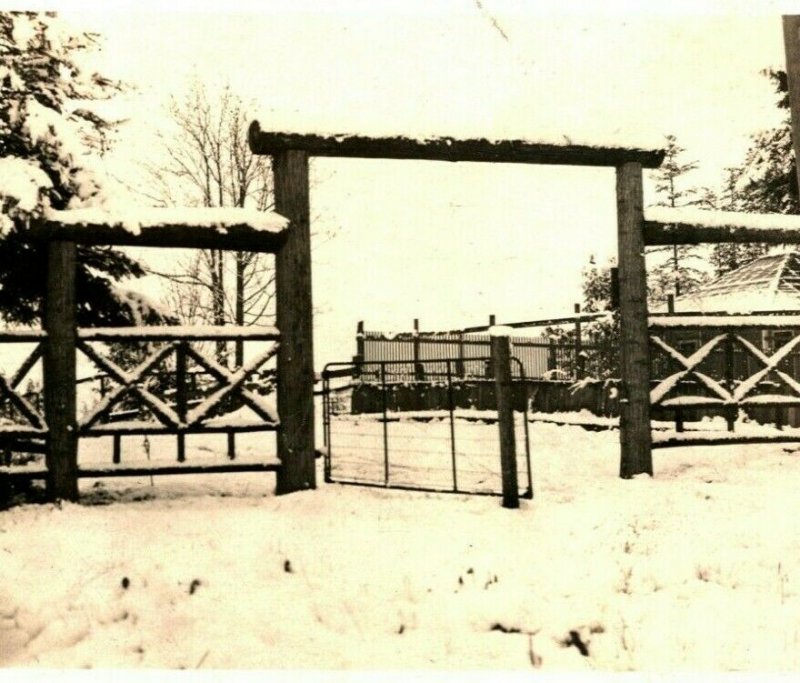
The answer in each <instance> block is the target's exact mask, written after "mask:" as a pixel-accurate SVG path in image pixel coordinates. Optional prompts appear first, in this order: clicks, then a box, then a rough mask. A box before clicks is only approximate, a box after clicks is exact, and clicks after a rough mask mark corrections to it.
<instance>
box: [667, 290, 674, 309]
mask: <svg viewBox="0 0 800 683" xmlns="http://www.w3.org/2000/svg"><path fill="white" fill-rule="evenodd" d="M674 312H675V295H674V294H667V313H674Z"/></svg>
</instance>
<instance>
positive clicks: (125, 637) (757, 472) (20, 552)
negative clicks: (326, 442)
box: [0, 423, 800, 672]
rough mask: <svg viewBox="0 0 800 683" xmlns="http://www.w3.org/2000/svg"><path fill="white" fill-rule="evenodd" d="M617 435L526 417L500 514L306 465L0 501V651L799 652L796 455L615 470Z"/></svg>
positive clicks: (410, 656) (220, 661) (697, 658)
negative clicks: (521, 463)
mask: <svg viewBox="0 0 800 683" xmlns="http://www.w3.org/2000/svg"><path fill="white" fill-rule="evenodd" d="M483 428H484V429H485V430H496V427H495V426H494V425H485V426H484V427H483ZM268 437H269V438H270V439H272V438H274V437H273V436H272V435H268ZM617 439H618V432H616V431H601V432H590V431H586V430H584V429H581V428H580V427H577V426H556V425H552V424H544V423H533V424H532V425H531V453H532V464H533V472H534V486H535V491H536V498H535V499H534V500H533V501H522V508H521V509H520V510H518V511H510V510H505V509H503V508H501V507H500V501H499V499H497V498H493V497H480V496H474V497H469V496H462V495H454V494H430V493H415V492H408V491H397V490H382V489H375V488H364V487H355V486H342V485H337V484H328V485H325V484H323V483H321V482H322V477H321V472H320V477H319V481H320V487H319V488H318V489H317V490H316V491H310V492H306V493H300V494H294V495H290V496H286V497H280V498H277V497H274V496H273V495H272V493H271V491H272V488H273V486H274V475H272V474H238V475H231V474H225V475H210V476H209V475H205V476H195V475H187V476H184V477H161V478H156V479H155V482H154V485H151V483H150V481H149V480H148V479H146V478H143V479H137V480H129V479H118V480H113V479H109V480H105V481H104V482H101V483H97V482H91V481H85V482H82V487H83V488H84V490H85V491H86V497H85V502H84V504H81V505H75V504H63V505H61V506H52V505H44V506H35V505H29V506H22V507H17V508H13V509H11V510H7V511H5V512H2V513H0V575H2V576H3V577H4V579H5V580H4V581H3V583H2V584H0V664H2V665H4V666H6V667H8V666H12V667H30V666H47V667H125V668H135V667H168V668H189V669H196V668H200V669H214V668H226V669H229V668H254V667H258V668H278V669H280V668H287V667H289V668H295V667H302V668H313V669H349V668H370V669H373V668H379V669H418V668H422V669H460V670H464V669H476V668H477V669H531V668H537V669H540V670H542V671H558V670H578V671H624V670H631V669H633V670H639V671H656V672H664V671H669V672H676V671H698V670H699V671H728V670H744V671H753V670H757V671H780V670H793V669H797V668H798V667H799V665H800V661H799V660H800V552H798V550H800V496H798V495H797V492H798V490H800V460H799V459H798V458H799V457H800V456H799V455H798V454H796V453H794V452H791V451H787V450H784V447H783V446H781V445H759V446H747V447H741V446H730V447H727V446H716V447H705V448H701V447H693V448H682V449H668V450H659V451H655V452H654V460H655V468H656V473H657V476H656V478H655V479H652V480H651V479H650V478H648V477H644V478H637V479H635V480H632V481H621V480H619V479H618V478H617V470H618V466H619V462H618V457H619V455H618V443H617ZM189 455H190V457H191V451H190V454H189ZM123 457H125V456H124V454H123ZM170 457H171V455H170ZM320 467H321V463H320ZM108 503H111V504H108Z"/></svg>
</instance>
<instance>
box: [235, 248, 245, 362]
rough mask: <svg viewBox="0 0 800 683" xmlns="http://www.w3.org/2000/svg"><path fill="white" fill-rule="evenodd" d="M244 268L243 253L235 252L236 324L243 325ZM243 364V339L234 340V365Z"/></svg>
mask: <svg viewBox="0 0 800 683" xmlns="http://www.w3.org/2000/svg"><path fill="white" fill-rule="evenodd" d="M244 268H245V254H243V253H242V252H236V311H235V314H236V324H237V325H241V326H243V325H244ZM242 365H244V340H243V339H237V340H236V367H237V368H240V367H242Z"/></svg>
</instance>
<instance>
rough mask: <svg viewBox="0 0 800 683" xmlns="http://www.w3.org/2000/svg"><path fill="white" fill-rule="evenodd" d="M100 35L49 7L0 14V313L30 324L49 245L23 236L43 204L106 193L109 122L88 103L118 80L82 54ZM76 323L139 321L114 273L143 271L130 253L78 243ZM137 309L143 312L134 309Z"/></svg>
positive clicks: (111, 91) (66, 204)
mask: <svg viewBox="0 0 800 683" xmlns="http://www.w3.org/2000/svg"><path fill="white" fill-rule="evenodd" d="M97 47H98V45H97V36H96V35H94V34H90V33H86V32H75V31H71V30H70V29H69V28H68V27H67V26H66V25H65V24H64V23H63V22H61V21H60V20H59V18H58V17H57V16H56V15H55V14H54V13H35V12H1V13H0V316H2V317H3V318H4V319H5V320H6V321H8V322H14V323H21V324H32V323H34V322H35V321H36V320H37V319H38V318H39V313H40V307H41V300H42V297H43V295H44V285H45V283H44V278H43V273H44V272H45V263H46V259H45V257H46V254H45V250H44V248H43V247H41V246H38V245H35V244H32V243H31V242H30V241H29V240H28V239H27V236H26V230H27V227H28V225H29V223H30V221H31V220H35V219H36V218H38V217H40V216H41V215H42V214H43V213H44V212H45V211H46V210H47V209H48V208H52V209H67V208H81V207H85V206H90V205H97V204H103V203H104V202H108V201H110V199H109V198H110V194H109V189H108V186H109V182H108V181H107V179H105V178H104V174H103V173H102V164H101V156H102V154H103V152H104V151H105V150H106V149H107V148H108V145H109V144H110V134H111V133H112V132H113V131H114V129H115V122H114V121H110V120H108V119H106V118H104V117H103V116H102V115H100V114H99V113H98V111H97V107H94V106H93V105H94V104H95V103H96V102H97V101H98V100H105V99H108V98H110V97H112V96H113V95H115V94H116V93H117V92H119V90H120V85H119V84H118V83H116V82H114V81H112V80H110V79H108V78H106V77H104V76H102V75H100V74H98V73H93V72H89V71H86V70H84V69H83V68H82V63H83V61H84V58H85V57H86V55H87V54H90V53H91V52H92V51H93V50H95V49H97ZM78 258H79V266H78V272H77V277H76V286H77V296H78V311H77V315H78V323H79V324H80V325H103V324H105V325H119V324H127V323H132V322H134V321H135V320H136V312H135V311H134V310H133V309H132V307H131V305H130V299H129V298H128V297H126V296H124V295H123V296H121V295H120V292H121V290H120V289H119V287H118V286H117V285H116V281H118V280H121V279H123V278H128V277H138V276H141V275H144V271H143V269H142V268H141V267H140V265H139V264H138V263H137V262H136V261H135V260H133V259H131V258H129V257H128V256H126V255H125V254H123V253H122V252H120V251H117V250H114V249H110V248H105V247H80V248H79V249H78ZM140 312H141V311H140Z"/></svg>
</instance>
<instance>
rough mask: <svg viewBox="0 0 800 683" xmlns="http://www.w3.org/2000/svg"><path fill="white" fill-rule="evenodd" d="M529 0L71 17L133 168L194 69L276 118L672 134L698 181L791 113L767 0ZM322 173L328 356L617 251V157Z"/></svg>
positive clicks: (336, 167)
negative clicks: (94, 56)
mask: <svg viewBox="0 0 800 683" xmlns="http://www.w3.org/2000/svg"><path fill="white" fill-rule="evenodd" d="M532 4H534V3H520V2H510V1H508V0H480V1H478V0H460V1H458V2H456V1H455V0H452V1H451V0H445V1H443V2H432V3H431V2H429V3H423V2H416V1H409V2H404V3H386V4H374V5H373V4H372V3H366V2H354V1H350V2H326V3H315V2H310V1H305V2H289V1H287V2H266V3H261V4H259V5H258V8H259V9H255V6H254V5H253V4H250V5H247V4H243V5H233V7H235V11H234V10H230V9H228V10H226V11H223V10H221V9H219V8H218V6H217V5H214V4H211V3H198V4H196V5H193V7H195V9H194V11H192V12H189V11H186V10H185V9H182V10H181V11H163V10H157V9H156V6H155V5H154V4H152V3H151V4H147V3H145V4H144V5H142V4H141V3H138V4H136V5H133V4H132V3H126V4H125V3H124V4H122V5H119V7H122V8H126V7H128V8H133V7H135V8H136V10H137V11H136V12H133V13H128V12H123V11H117V12H114V13H108V12H98V11H97V10H96V9H95V8H94V7H93V6H90V5H87V4H86V3H77V4H74V5H71V6H70V8H69V9H71V11H69V12H67V17H68V18H69V19H70V20H72V21H73V22H74V23H75V24H76V25H79V26H85V27H86V28H89V29H93V30H97V31H98V32H100V33H101V34H102V35H103V36H104V37H105V48H104V51H103V53H102V55H101V56H100V57H99V61H98V66H99V68H102V69H103V71H104V73H106V74H107V75H111V76H115V77H119V78H122V79H125V80H126V81H128V82H129V83H131V84H133V85H135V86H136V90H135V91H134V92H132V93H130V94H129V95H127V96H126V98H125V100H124V101H123V102H121V103H120V104H119V107H120V109H119V111H120V112H122V113H124V115H125V116H126V117H128V118H129V123H128V124H126V126H125V127H124V128H123V130H122V131H121V134H120V143H119V145H118V148H117V150H116V152H115V153H114V154H113V155H112V157H111V159H110V163H111V164H112V165H113V167H114V170H115V172H116V173H117V174H119V175H121V176H123V177H127V178H129V179H131V180H132V181H133V182H135V179H136V178H137V177H139V176H138V170H137V164H139V163H140V162H142V161H146V160H148V159H157V158H158V156H157V155H158V151H157V143H156V141H155V140H154V132H155V131H156V130H157V129H159V128H160V127H161V128H163V126H164V125H165V124H164V113H163V111H164V110H163V106H164V104H165V103H166V101H167V100H168V98H169V97H170V96H176V97H180V96H181V94H182V93H184V92H185V91H186V88H187V87H188V84H189V83H190V82H191V80H192V79H193V78H199V79H201V80H202V81H203V82H204V83H206V85H207V87H208V88H209V90H210V91H212V92H213V90H214V89H215V88H218V87H222V85H224V84H230V86H231V87H232V88H233V90H234V91H235V92H236V93H237V94H238V95H239V96H240V97H242V98H243V99H244V100H245V101H252V102H253V118H258V119H259V120H260V122H261V125H262V128H264V129H275V130H286V129H291V130H295V131H299V132H303V131H305V132H317V131H323V132H333V133H395V134H406V135H425V134H442V135H452V136H460V135H461V136H463V135H466V136H471V137H477V136H480V137H489V138H503V137H526V138H532V139H536V138H537V137H541V136H544V137H552V136H553V135H557V136H558V135H560V136H564V137H565V139H570V140H572V141H584V140H586V141H591V140H597V141H598V142H603V141H604V140H609V139H613V140H614V141H620V140H622V141H623V142H626V141H629V142H631V143H641V144H645V145H648V144H656V145H658V144H659V143H660V141H661V140H662V137H661V136H663V134H666V133H674V134H675V135H677V137H678V140H679V142H680V144H682V145H683V146H684V147H686V148H687V149H688V154H687V159H695V160H697V161H698V162H699V164H700V170H699V171H697V172H696V173H695V174H694V176H693V177H692V181H693V182H696V183H697V184H702V185H709V186H711V187H716V186H717V185H718V184H719V182H720V180H721V174H722V169H723V168H724V167H725V166H728V165H732V164H736V163H739V162H740V161H741V159H742V157H743V154H744V151H745V149H746V147H747V136H748V135H749V134H750V133H752V132H755V131H757V130H758V129H760V128H764V127H768V126H770V125H774V124H775V123H776V121H777V120H778V119H779V114H778V113H777V111H776V109H775V106H774V101H775V98H774V96H773V94H772V91H771V87H770V84H769V82H768V81H767V79H766V78H764V77H763V76H761V75H760V74H759V71H760V70H761V69H763V68H766V67H770V66H781V65H782V62H783V47H782V35H781V24H780V16H779V14H780V9H777V8H776V6H775V5H774V4H771V3H767V4H765V5H763V6H762V7H763V8H764V9H762V10H760V12H761V13H753V12H752V11H750V13H748V14H745V13H744V12H748V10H747V9H746V7H747V6H746V5H745V4H744V3H732V2H729V3H721V2H717V3H700V4H692V5H689V4H688V3H684V4H679V5H678V6H677V7H678V9H677V10H674V9H673V11H669V12H667V11H661V12H660V13H659V14H653V13H652V12H650V13H645V12H643V11H642V10H636V8H635V5H633V4H627V5H626V4H614V5H611V6H607V7H606V9H605V10H604V12H603V14H590V13H587V12H586V11H584V10H583V9H582V5H581V4H580V3H573V2H563V3H557V4H556V3H536V6H537V7H538V8H540V9H536V10H534V9H531V8H530V7H528V8H527V9H526V5H532ZM227 6H228V7H231V5H227ZM184 7H185V6H184ZM690 7H691V8H692V9H691V10H689V8H690ZM378 8H380V9H378ZM770 9H771V10H772V11H773V12H774V13H773V14H771V15H769V14H765V13H764V12H765V11H766V10H770ZM681 11H682V12H683V13H679V12H681ZM688 12H691V13H688ZM313 176H314V182H315V186H314V188H313V190H312V214H313V216H314V217H315V226H314V229H315V231H316V232H317V233H318V237H317V238H316V243H315V246H314V301H315V306H316V307H317V309H318V311H319V314H318V316H317V321H316V322H317V328H316V356H317V365H318V367H321V365H322V364H323V363H324V362H327V361H330V360H341V359H346V358H347V357H349V356H350V355H352V354H353V353H354V352H355V347H354V340H353V336H354V331H355V325H356V322H357V321H358V320H360V319H363V320H365V321H366V325H367V328H368V329H384V330H393V331H400V330H404V329H409V328H410V326H411V321H412V319H413V318H415V317H417V318H420V320H421V326H422V328H423V329H447V328H453V327H463V326H469V325H475V324H480V323H482V322H484V321H485V320H486V318H487V316H488V315H489V314H490V313H495V314H497V316H498V319H499V320H500V321H504V322H511V321H514V320H525V319H531V318H536V317H542V316H550V315H564V314H567V313H569V312H570V311H571V310H572V304H573V302H575V301H578V300H579V297H580V271H581V268H582V267H583V266H585V265H586V264H587V263H588V261H589V258H590V257H591V256H592V255H595V257H596V258H597V260H599V261H600V262H605V261H606V260H607V259H608V258H609V257H610V256H612V255H613V254H614V253H615V250H616V240H615V230H616V225H615V207H614V191H613V188H614V177H613V172H611V171H606V170H592V169H575V168H560V167H527V166H516V165H493V164H448V163H444V162H403V161H366V160H331V159H318V160H315V161H314V165H313ZM648 189H649V188H646V193H647V194H646V197H645V200H646V202H651V201H653V199H654V198H653V195H652V192H648ZM331 232H333V233H335V237H334V238H333V239H328V238H327V237H326V235H328V234H329V233H331Z"/></svg>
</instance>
